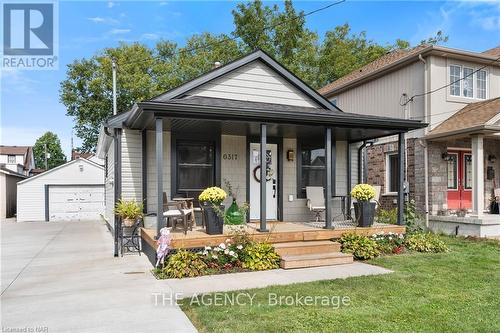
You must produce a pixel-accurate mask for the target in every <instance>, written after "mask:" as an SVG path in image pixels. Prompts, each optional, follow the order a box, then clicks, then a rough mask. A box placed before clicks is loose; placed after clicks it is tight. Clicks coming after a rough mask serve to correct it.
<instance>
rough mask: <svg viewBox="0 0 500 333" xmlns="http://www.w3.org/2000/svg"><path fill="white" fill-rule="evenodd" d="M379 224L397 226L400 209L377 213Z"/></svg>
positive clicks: (381, 210)
mask: <svg viewBox="0 0 500 333" xmlns="http://www.w3.org/2000/svg"><path fill="white" fill-rule="evenodd" d="M377 222H378V223H385V224H396V223H397V222H398V209H397V208H393V209H383V208H379V209H378V211H377Z"/></svg>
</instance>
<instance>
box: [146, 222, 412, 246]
mask: <svg viewBox="0 0 500 333" xmlns="http://www.w3.org/2000/svg"><path fill="white" fill-rule="evenodd" d="M267 226H268V229H269V232H265V233H262V232H259V231H257V228H258V224H257V223H248V224H247V225H246V226H245V227H244V229H245V231H246V232H247V233H248V234H249V235H250V237H252V238H253V239H255V240H259V241H268V242H270V243H285V242H297V241H313V240H328V239H332V238H340V237H342V235H343V234H344V233H347V232H355V233H358V234H362V235H373V234H375V233H378V232H381V231H384V232H386V233H387V232H394V233H404V232H405V230H406V228H405V227H404V226H398V225H392V224H376V225H373V226H372V227H370V228H359V227H340V228H335V229H329V230H326V229H320V228H315V227H311V226H307V225H304V224H300V223H291V222H268V224H267ZM232 233H233V231H232V230H230V228H227V227H224V234H223V235H208V234H206V233H205V229H204V228H202V227H195V228H194V229H193V231H188V233H187V234H186V235H184V233H183V232H182V231H175V232H173V233H172V236H173V239H172V248H174V249H181V248H197V247H204V246H215V245H218V244H220V243H222V242H224V241H225V240H226V239H228V238H230V237H231V234H232ZM141 236H142V238H143V240H144V241H146V242H147V243H148V244H149V245H150V246H151V247H152V248H154V249H156V241H155V240H154V237H155V236H156V230H152V229H145V228H142V230H141Z"/></svg>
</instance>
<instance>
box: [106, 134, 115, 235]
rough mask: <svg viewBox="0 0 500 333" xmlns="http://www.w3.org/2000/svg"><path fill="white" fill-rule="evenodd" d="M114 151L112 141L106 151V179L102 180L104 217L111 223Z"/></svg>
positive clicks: (113, 194)
mask: <svg viewBox="0 0 500 333" xmlns="http://www.w3.org/2000/svg"><path fill="white" fill-rule="evenodd" d="M113 141H114V139H113ZM114 152H115V145H114V143H113V142H112V143H111V145H110V147H109V150H108V153H107V161H108V168H107V174H106V179H105V180H104V197H105V210H104V212H105V213H104V214H105V218H106V220H107V221H108V223H111V224H112V225H113V216H114V214H113V209H114V206H115V160H114V156H115V154H114Z"/></svg>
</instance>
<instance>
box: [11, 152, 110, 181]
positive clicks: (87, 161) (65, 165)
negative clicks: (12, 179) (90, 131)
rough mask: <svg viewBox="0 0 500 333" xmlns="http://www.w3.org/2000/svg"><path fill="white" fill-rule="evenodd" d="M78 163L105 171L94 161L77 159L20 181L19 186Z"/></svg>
mask: <svg viewBox="0 0 500 333" xmlns="http://www.w3.org/2000/svg"><path fill="white" fill-rule="evenodd" d="M78 162H84V163H88V164H90V165H91V166H93V167H96V168H99V169H102V170H104V167H103V166H102V165H99V164H97V163H94V162H92V161H90V160H87V159H86V158H77V159H76V160H73V161H69V162H66V163H64V164H61V165H59V166H57V167H55V168H53V169H49V170H47V171H45V172H42V173H40V174H38V175H35V176H33V177H30V178H28V179H25V180H23V181H20V182H19V183H18V184H22V183H27V182H30V181H32V180H33V179H37V178H39V177H44V176H46V175H48V174H49V173H52V172H54V171H57V170H60V169H63V168H65V167H67V166H69V165H71V164H74V163H78Z"/></svg>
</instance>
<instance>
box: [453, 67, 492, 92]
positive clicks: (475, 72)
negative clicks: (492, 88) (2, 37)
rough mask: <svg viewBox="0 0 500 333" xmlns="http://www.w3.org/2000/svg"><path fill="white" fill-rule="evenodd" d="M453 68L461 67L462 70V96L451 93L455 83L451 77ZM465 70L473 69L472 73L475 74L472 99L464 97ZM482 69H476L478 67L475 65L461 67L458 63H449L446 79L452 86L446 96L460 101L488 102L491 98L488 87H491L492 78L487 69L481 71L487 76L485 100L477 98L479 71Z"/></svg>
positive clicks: (473, 76)
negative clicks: (490, 80)
mask: <svg viewBox="0 0 500 333" xmlns="http://www.w3.org/2000/svg"><path fill="white" fill-rule="evenodd" d="M452 66H456V67H459V68H460V75H459V78H460V79H461V80H460V81H459V83H460V90H459V91H460V95H452V94H451V92H450V87H451V83H452V82H454V81H452V80H451V78H450V76H451V67H452ZM464 68H469V69H472V71H473V72H474V74H472V87H473V88H472V97H469V96H464V94H463V92H464V91H463V89H464V85H463V82H464V80H463V76H464V74H463V72H464ZM480 68H481V67H476V66H473V65H461V64H458V63H449V64H448V68H447V71H446V73H447V78H446V81H447V82H448V84H449V85H450V86H449V87H448V89H447V92H446V95H447V96H449V97H450V98H459V99H464V100H477V101H484V100H487V99H488V98H489V94H490V92H489V89H488V86H489V84H488V83H489V76H490V73H489V71H488V69H487V68H483V69H481V70H482V71H484V72H485V74H486V76H485V98H478V97H477V88H478V84H477V73H478V72H477V71H478V70H479V69H480Z"/></svg>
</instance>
